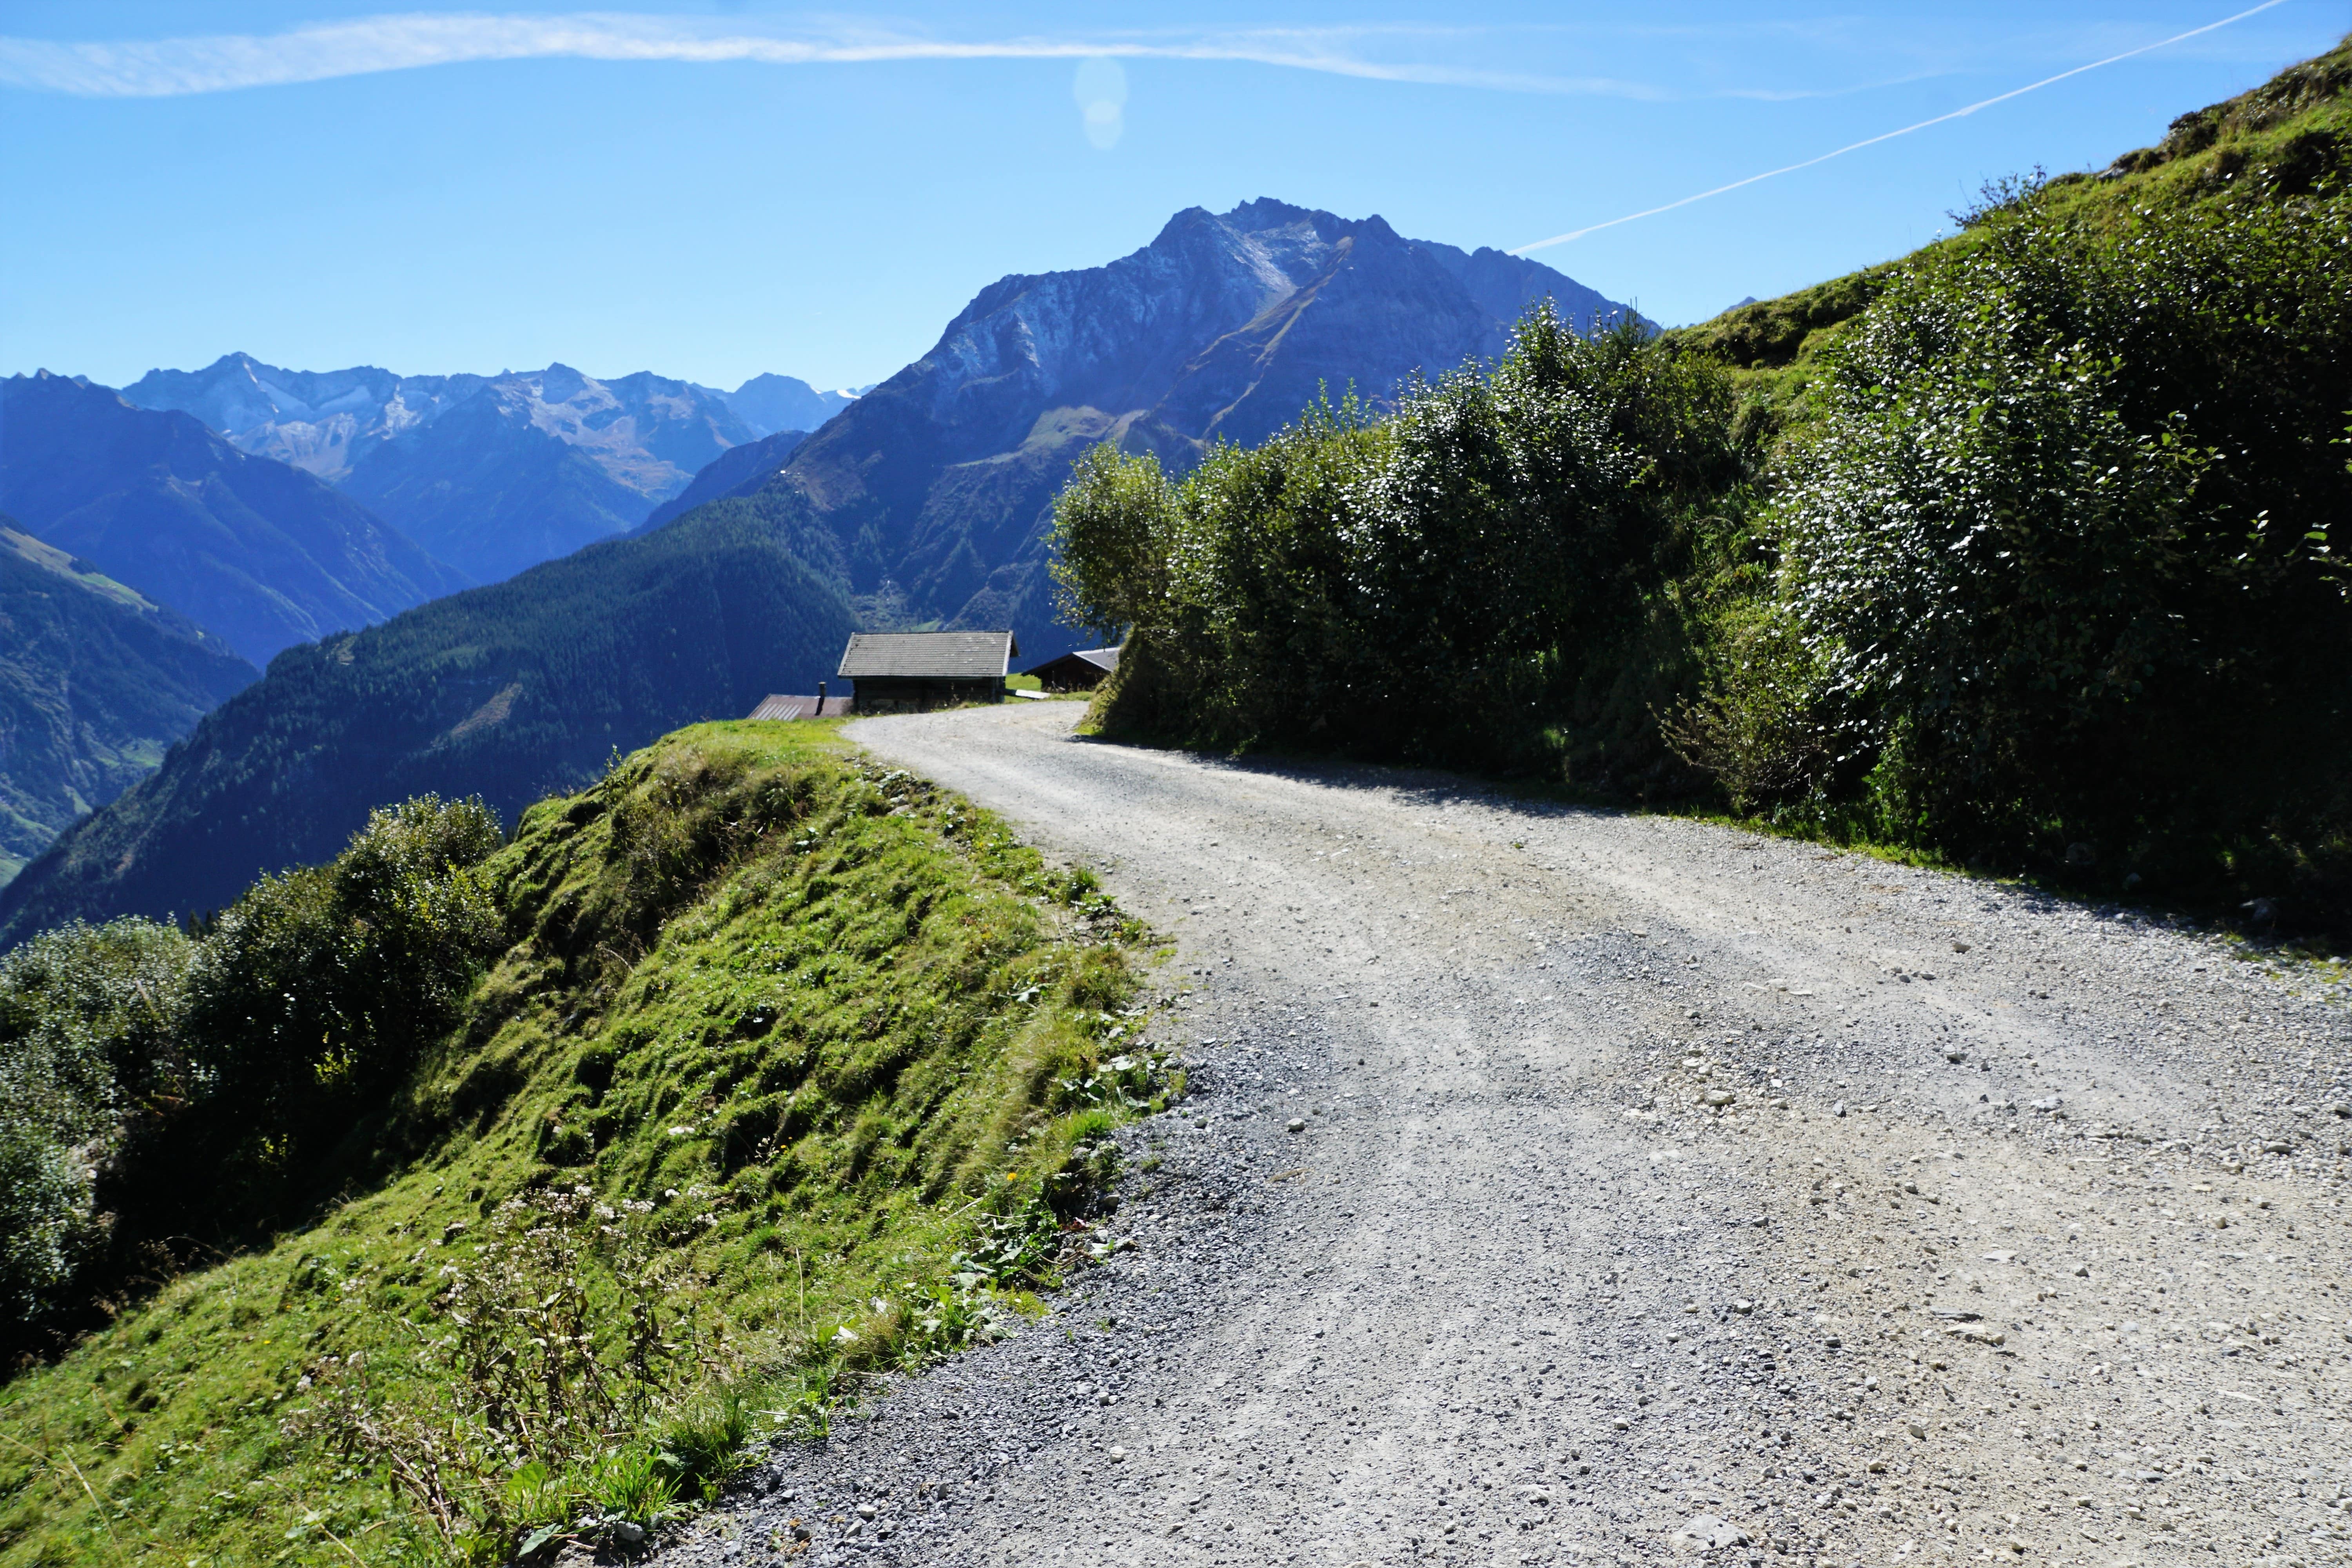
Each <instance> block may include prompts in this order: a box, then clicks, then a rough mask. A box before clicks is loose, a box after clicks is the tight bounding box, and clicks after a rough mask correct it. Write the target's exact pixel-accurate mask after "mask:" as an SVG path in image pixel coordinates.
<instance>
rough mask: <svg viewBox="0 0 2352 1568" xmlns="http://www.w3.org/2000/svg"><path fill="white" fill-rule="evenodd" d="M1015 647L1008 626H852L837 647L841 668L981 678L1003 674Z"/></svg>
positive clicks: (851, 672) (855, 673) (856, 672)
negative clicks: (970, 629)
mask: <svg viewBox="0 0 2352 1568" xmlns="http://www.w3.org/2000/svg"><path fill="white" fill-rule="evenodd" d="M1020 652H1021V647H1020V645H1019V644H1017V643H1015V642H1014V641H1013V634H1012V633H1011V632H857V633H855V634H853V635H852V636H851V637H850V639H849V646H848V647H845V648H844V649H842V650H841V670H840V673H841V674H842V675H845V676H846V677H848V678H849V679H852V680H855V679H857V678H858V677H860V676H877V675H898V676H909V677H914V678H918V679H920V678H923V677H929V678H930V679H935V680H986V679H1002V678H1003V674H1004V672H1005V670H1006V669H1008V668H1011V666H1012V663H1013V658H1015V657H1017V656H1018V655H1019V654H1020Z"/></svg>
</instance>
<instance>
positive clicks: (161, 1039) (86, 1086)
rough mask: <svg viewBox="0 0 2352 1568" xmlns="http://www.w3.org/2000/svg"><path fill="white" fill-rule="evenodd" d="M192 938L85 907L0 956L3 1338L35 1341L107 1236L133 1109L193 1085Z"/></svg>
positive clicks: (156, 1105)
mask: <svg viewBox="0 0 2352 1568" xmlns="http://www.w3.org/2000/svg"><path fill="white" fill-rule="evenodd" d="M193 955H194V943H192V942H190V941H189V940H188V938H187V937H186V936H184V935H183V934H182V933H181V932H180V931H176V930H174V929H173V928H172V927H170V926H165V925H159V924H157V923H155V922H153V921H142V920H119V921H110V922H109V923H108V924H106V925H102V926H87V925H83V924H81V923H79V921H77V922H75V923H74V924H71V925H68V926H65V927H62V928H60V929H58V930H57V931H46V932H43V933H42V934H41V935H40V936H38V937H37V938H35V939H34V940H33V941H31V942H27V943H26V944H25V945H24V946H23V947H20V948H18V949H16V951H15V952H11V953H9V954H7V955H6V956H5V958H0V1321H6V1322H8V1323H10V1324H13V1325H15V1331H14V1332H11V1333H0V1351H6V1350H16V1349H22V1348H26V1346H28V1345H30V1344H32V1343H37V1342H38V1340H39V1337H40V1336H41V1335H43V1334H44V1333H46V1332H47V1331H48V1330H50V1329H51V1328H53V1327H56V1326H58V1324H59V1322H60V1321H62V1320H63V1317H64V1314H63V1312H62V1309H64V1308H66V1307H68V1306H69V1305H71V1304H72V1303H73V1287H74V1282H75V1280H76V1279H77V1278H78V1276H79V1274H80V1273H81V1271H82V1270H83V1269H84V1268H87V1267H88V1266H89V1264H90V1263H91V1262H92V1261H93V1260H94V1259H95V1258H97V1257H98V1256H99V1254H100V1251H101V1250H102V1248H103V1247H104V1246H105V1244H106V1241H107V1237H108V1233H109V1231H110V1216H109V1215H107V1214H106V1213H105V1212H104V1211H103V1210H102V1209H101V1208H100V1205H99V1204H98V1201H97V1194H98V1186H99V1177H100V1173H101V1171H102V1169H104V1168H105V1167H106V1166H107V1165H108V1164H110V1163H111V1162H112V1160H113V1159H114V1158H115V1155H116V1153H117V1151H118V1149H119V1147H120V1144H121V1138H122V1131H123V1127H124V1125H125V1123H126V1121H129V1120H131V1118H133V1117H140V1116H153V1115H156V1114H161V1113H162V1112H163V1109H164V1108H165V1107H167V1106H168V1105H169V1104H171V1103H172V1102H173V1100H174V1099H175V1098H177V1097H178V1096H180V1095H181V1094H183V1093H184V1089H185V1078H186V1071H185V1066H184V1058H183V1056H182V1046H181V1039H180V1034H179V1030H178V1027H177V1023H178V1020H179V1018H180V1016H181V1013H182V1009H183V1007H184V988H185V984H186V979H187V973H188V968H189V964H190V961H191V959H192V957H193Z"/></svg>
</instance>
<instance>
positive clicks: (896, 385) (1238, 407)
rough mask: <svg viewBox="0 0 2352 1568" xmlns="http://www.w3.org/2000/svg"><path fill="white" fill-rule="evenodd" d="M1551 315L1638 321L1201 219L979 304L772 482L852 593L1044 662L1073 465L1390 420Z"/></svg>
mask: <svg viewBox="0 0 2352 1568" xmlns="http://www.w3.org/2000/svg"><path fill="white" fill-rule="evenodd" d="M1545 298H1549V299H1550V300H1552V302H1553V306H1554V308H1555V309H1556V310H1558V311H1559V313H1560V314H1561V315H1562V316H1563V317H1564V318H1565V319H1567V320H1569V321H1571V322H1572V323H1573V324H1575V325H1576V326H1577V327H1579V328H1580V329H1583V330H1590V329H1591V328H1592V327H1593V326H1594V325H1596V324H1599V323H1604V322H1607V321H1612V320H1619V319H1625V318H1633V319H1638V317H1636V316H1635V313H1634V312H1633V310H1631V308H1630V307H1627V306H1624V305H1622V304H1619V303H1617V302H1615V301H1612V300H1607V299H1605V298H1603V297H1602V296H1601V295H1600V294H1599V293H1597V292H1596V291H1594V290H1593V289H1589V288H1586V287H1585V286H1584V285H1582V284H1580V283H1578V282H1577V281H1576V280H1575V279H1570V278H1569V277H1567V276H1565V275H1563V274H1561V273H1559V272H1556V271H1554V270H1553V269H1551V268H1549V267H1546V266H1544V265H1542V264H1541V263H1539V262H1535V261H1529V260H1527V259H1525V258H1519V257H1513V256H1507V255H1506V254H1504V253H1502V252H1500V251H1496V250H1485V249H1482V250H1478V251H1475V252H1470V251H1464V250H1461V249H1458V248H1456V247H1452V246H1446V245H1437V244H1433V243H1430V242H1427V241H1420V240H1413V239H1408V238H1406V237H1403V236H1401V235H1399V234H1398V233H1397V232H1396V231H1395V230H1394V229H1393V228H1391V226H1389V225H1388V224H1387V223H1386V222H1385V221H1383V220H1382V219H1381V218H1379V217H1377V216H1374V217H1369V218H1362V219H1346V218H1340V217H1338V216H1333V215H1332V214H1330V213H1327V212H1318V211H1314V210H1310V209H1307V208H1304V207H1297V206H1293V205H1288V204H1286V203H1283V202H1278V201H1274V200H1270V199H1260V200H1257V201H1253V202H1247V203H1244V204H1243V205H1240V206H1237V207H1235V208H1234V209H1233V210H1232V211H1231V212H1227V213H1223V214H1215V213H1210V212H1208V211H1206V210H1204V209H1202V208H1199V207H1194V208H1191V209H1188V210H1186V211H1184V212H1181V213H1179V214H1177V215H1176V216H1174V217H1172V218H1171V219H1170V220H1169V222H1168V224H1167V225H1166V226H1165V227H1163V228H1162V229H1161V231H1160V234H1159V236H1158V237H1155V238H1154V239H1153V240H1152V241H1151V243H1150V244H1149V245H1147V246H1145V247H1142V248H1141V249H1139V250H1137V251H1134V252H1132V253H1131V254H1129V255H1128V256H1125V257H1122V258H1119V259H1118V260H1116V261H1113V262H1110V263H1108V265H1105V266H1102V267H1095V268H1084V269H1080V270H1075V271H1067V272H1054V273H1045V274H1040V275H1019V274H1016V275H1013V276H1010V277H1006V278H1003V279H999V280H998V281H996V282H995V283H992V284H991V285H990V286H989V287H988V288H986V289H982V290H981V292H980V293H979V294H978V295H977V296H976V297H975V298H974V299H973V300H972V301H971V303H970V304H969V305H967V306H966V307H965V308H964V310H962V311H961V313H960V314H959V315H958V316H957V317H956V318H955V320H953V321H950V323H949V324H948V326H947V329H946V331H944V332H942V333H941V334H940V340H939V342H938V343H937V344H936V345H935V346H934V347H933V348H932V349H931V350H930V352H929V353H927V354H925V355H924V356H923V357H922V358H921V359H919V360H918V361H916V362H915V363H913V364H910V365H908V366H907V367H906V368H905V369H903V370H901V371H899V372H898V374H896V375H894V376H892V377H890V378H889V379H888V380H887V381H886V382H884V383H883V384H881V385H879V386H877V387H876V388H874V389H873V390H872V391H870V392H868V393H867V394H866V395H864V396H862V397H860V398H859V399H858V400H857V401H856V403H854V404H853V405H850V406H849V407H848V408H846V409H845V410H844V411H843V412H842V413H841V414H840V415H838V416H835V418H834V419H832V420H831V421H830V422H829V423H827V424H826V425H825V426H824V427H823V428H822V429H820V430H818V431H816V432H815V433H814V435H812V436H811V437H809V439H808V440H807V441H806V442H804V443H803V444H802V445H801V446H800V447H799V448H798V449H797V450H796V451H795V452H794V453H793V456H792V458H791V461H790V462H789V463H788V464H787V465H786V466H785V468H784V469H783V471H782V474H781V475H779V477H778V478H777V479H776V480H775V481H773V482H774V483H778V484H789V485H791V486H793V487H794V488H796V489H799V490H800V491H801V492H802V493H803V494H804V495H805V496H807V498H808V499H809V500H810V502H811V503H812V505H813V506H814V509H815V510H816V513H817V515H818V516H819V517H820V518H821V519H822V520H823V521H824V522H825V523H826V524H827V525H828V526H829V527H830V528H831V529H832V530H833V531H834V532H835V535H836V537H837V538H838V539H839V541H840V542H841V545H842V549H843V553H844V555H845V559H846V560H847V561H848V563H849V568H850V573H851V587H852V591H853V593H855V594H856V595H859V596H861V597H862V596H866V595H877V594H890V593H894V592H895V593H901V594H903V595H905V596H906V599H907V602H908V606H909V610H910V613H911V615H912V616H913V617H914V618H915V620H916V621H917V622H919V623H922V624H939V625H944V626H973V627H980V626H989V627H994V626H1011V627H1013V628H1014V629H1015V630H1016V631H1018V632H1019V633H1020V635H1021V638H1022V646H1023V647H1024V649H1030V650H1032V651H1034V652H1037V653H1039V654H1040V655H1045V654H1050V653H1052V652H1054V651H1057V650H1058V649H1059V648H1061V647H1065V646H1074V645H1073V644H1072V642H1071V639H1072V636H1073V634H1071V633H1069V632H1068V631H1067V630H1066V629H1065V628H1062V627H1058V626H1055V625H1053V622H1052V616H1051V606H1050V603H1049V597H1048V592H1047V585H1046V578H1045V528H1046V525H1047V523H1048V521H1050V512H1051V506H1052V500H1053V497H1054V495H1055V492H1056V491H1058V490H1059V489H1060V487H1061V484H1062V481H1063V479H1065V478H1066V476H1067V474H1068V472H1069V467H1070V464H1071V462H1072V461H1073V460H1074V459H1075V458H1076V457H1077V456H1078V455H1079V454H1080V453H1082V452H1083V451H1084V450H1085V449H1086V448H1087V447H1088V446H1090V445H1092V444H1093V443H1095V442H1097V441H1101V440H1113V441H1118V442H1119V443H1121V444H1123V445H1126V446H1129V447H1136V448H1148V449H1150V450H1152V451H1155V452H1157V453H1159V454H1160V457H1161V458H1162V460H1163V461H1166V462H1170V463H1171V464H1174V465H1177V466H1180V467H1181V466H1189V465H1190V464H1191V463H1192V461H1193V460H1195V459H1196V458H1197V457H1198V456H1199V454H1200V453H1201V452H1202V451H1203V450H1204V449H1205V448H1206V447H1207V446H1208V444H1210V443H1212V442H1214V441H1221V440H1223V441H1239V442H1244V443H1248V442H1255V441H1258V440H1261V439H1263V438H1264V437H1266V436H1267V435H1269V434H1271V433H1272V432H1274V431H1275V430H1277V429H1279V428H1281V427H1282V426H1284V425H1286V424H1287V423H1289V422H1290V421H1291V420H1293V419H1295V418H1297V416H1298V415H1299V413H1300V412H1301V411H1302V410H1303V409H1305V408H1306V407H1307V405H1310V404H1312V403H1313V402H1314V401H1315V400H1316V399H1317V398H1318V397H1320V396H1325V395H1328V396H1329V397H1331V398H1332V399H1334V400H1337V399H1338V398H1339V397H1340V396H1342V395H1345V394H1347V393H1348V392H1349V391H1350V390H1352V391H1353V392H1354V393H1355V394H1356V395H1358V396H1360V397H1361V398H1362V399H1363V400H1365V401H1366V402H1367V403H1369V404H1370V405H1372V406H1373V407H1375V408H1379V407H1383V406H1386V405H1388V403H1389V402H1390V401H1391V399H1392V397H1393V395H1394V394H1395V392H1396V390H1397V388H1398V387H1399V386H1400V385H1402V384H1404V383H1405V382H1406V381H1407V380H1408V379H1409V378H1411V377H1412V376H1413V375H1415V374H1426V375H1436V374H1443V373H1444V372H1446V371H1449V370H1452V369H1454V368H1455V367H1456V366H1458V365H1461V364H1463V363H1465V362H1471V361H1477V360H1483V359H1490V358H1492V357H1494V356H1496V355H1497V354H1499V353H1501V352H1502V350H1503V348H1504V346H1505V345H1506V343H1507V342H1508V340H1509V335H1510V331H1511V328H1512V325H1513V323H1514V322H1516V321H1517V320H1518V318H1519V317H1520V316H1521V315H1522V314H1523V313H1524V311H1525V310H1527V309H1528V308H1529V307H1530V306H1531V305H1533V304H1534V303H1535V302H1536V301H1537V300H1542V299H1545Z"/></svg>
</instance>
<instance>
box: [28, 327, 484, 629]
mask: <svg viewBox="0 0 2352 1568" xmlns="http://www.w3.org/2000/svg"><path fill="white" fill-rule="evenodd" d="M0 510H5V511H7V512H9V513H11V514H12V515H14V516H15V517H16V520H17V521H18V522H19V523H20V524H21V525H22V526H23V527H24V529H25V530H26V531H27V532H29V533H31V534H32V535H34V536H35V537H36V538H37V539H40V540H42V541H44V542H47V543H49V544H53V545H55V546H57V547H58V549H60V550H63V551H65V552H67V553H68V554H69V555H73V556H79V557H81V558H83V559H85V560H87V561H89V562H91V563H95V565H96V567H97V568H98V570H99V571H100V572H102V573H104V574H106V575H108V576H109V577H111V578H114V579H116V580H117V581H119V582H121V583H124V584H129V585H130V586H131V587H132V588H134V589H136V590H138V592H139V593H140V594H142V595H144V596H145V597H147V598H148V599H150V600H152V601H154V602H156V603H158V604H161V605H169V606H170V607H171V608H173V609H174V610H177V611H179V612H180V613H181V614H182V615H184V616H188V617H189V618H191V619H192V620H194V621H195V622H196V623H197V624H198V625H200V626H204V627H205V628H206V629H208V630H210V631H212V632H214V633H215V634H216V635H218V636H219V637H221V638H223V639H224V640H225V641H226V643H227V644H228V645H229V647H232V648H234V649H236V652H237V653H239V654H241V655H243V656H244V657H245V658H247V659H250V660H251V661H252V662H253V663H255V664H257V665H260V664H267V663H268V661H269V659H270V658H271V657H272V656H273V655H275V654H276V653H278V651H279V650H280V649H281V648H285V647H290V646H291V645H293V644H295V643H302V642H310V641H313V640H315V639H316V638H319V637H324V636H326V635H328V634H329V633H331V632H336V631H345V630H355V629H357V628H358V627H361V626H370V625H373V623H375V622H377V621H381V620H383V619H384V618H385V617H386V616H394V615H397V614H398V613H399V612H401V611H402V610H404V609H407V608H408V607H409V606H410V605H416V604H421V603H423V602H424V601H425V600H426V599H430V598H433V597H435V596H436V595H441V594H446V593H449V592H451V591H453V590H455V589H457V588H460V587H463V586H464V585H465V579H464V578H463V577H461V576H460V575H459V574H457V573H456V572H453V571H451V570H450V569H449V568H448V567H447V566H446V565H444V564H443V563H440V562H438V561H436V560H435V559H433V558H432V556H430V555H428V554H427V553H426V552H424V551H422V550H420V549H418V548H417V547H416V545H415V543H414V542H412V541H411V540H409V539H408V538H406V537H404V535H403V534H401V533H400V532H399V531H397V530H396V529H394V528H390V527H387V526H386V525H385V524H384V522H383V520H382V519H380V518H378V517H377V516H376V515H375V514H374V513H373V512H371V511H370V510H368V509H367V508H366V507H364V506H362V505H361V504H360V503H359V502H357V501H355V500H352V498H351V497H349V496H347V495H343V494H341V493H340V492H338V491H337V490H335V489H332V488H331V487H330V486H329V485H327V484H326V483H325V482H324V481H322V480H320V479H318V478H317V477H316V476H314V475H311V474H308V473H304V472H302V471H301V470H299V469H298V468H290V467H289V466H288V465H286V464H284V463H281V462H278V461H274V460H272V459H271V458H265V457H257V456H253V455H250V454H248V453H246V452H244V451H241V450H239V449H238V448H237V447H234V446H232V445H230V444H229V442H227V441H226V440H225V439H223V438H222V437H220V436H219V435H217V434H215V432H214V431H211V430H208V429H206V428H205V426H203V425H202V424H200V423H199V422H198V421H197V420H196V419H194V418H192V417H190V416H188V415H186V414H180V413H165V412H157V411H153V410H150V409H145V408H138V407H133V406H132V405H131V404H130V403H129V402H127V401H125V400H124V399H123V398H122V397H121V395H119V394H116V393H114V392H111V391H109V390H108V389H107V388H105V387H102V386H92V385H90V384H88V383H86V382H83V381H79V380H77V379H74V378H70V377H67V376H59V375H51V374H48V373H47V372H46V371H44V372H41V373H40V374H35V375H29V376H26V375H19V376H12V377H10V378H8V379H7V380H5V381H0Z"/></svg>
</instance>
